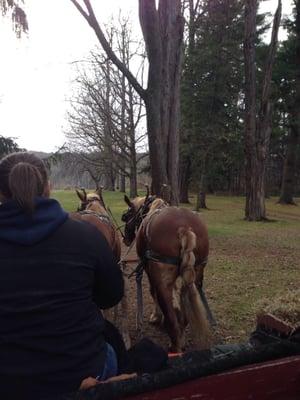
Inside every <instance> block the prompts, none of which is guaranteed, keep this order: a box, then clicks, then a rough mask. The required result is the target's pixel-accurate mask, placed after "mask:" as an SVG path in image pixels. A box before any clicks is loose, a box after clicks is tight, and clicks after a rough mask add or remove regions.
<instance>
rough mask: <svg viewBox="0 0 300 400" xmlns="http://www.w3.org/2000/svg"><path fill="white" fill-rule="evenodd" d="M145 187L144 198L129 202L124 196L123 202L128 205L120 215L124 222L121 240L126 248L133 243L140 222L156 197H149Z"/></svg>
mask: <svg viewBox="0 0 300 400" xmlns="http://www.w3.org/2000/svg"><path fill="white" fill-rule="evenodd" d="M146 187H147V194H146V196H145V197H136V198H135V199H133V200H130V199H129V197H128V196H126V195H124V201H125V203H126V204H127V205H128V209H127V211H125V212H124V213H123V215H122V221H123V222H125V230H124V239H123V240H124V243H125V245H126V246H130V244H131V243H132V242H133V241H134V239H135V235H136V231H137V230H138V228H139V227H140V225H141V223H142V220H143V219H144V218H145V216H146V215H147V214H148V212H149V210H150V207H151V204H152V203H153V202H154V201H155V199H156V196H152V195H150V192H149V188H148V186H146Z"/></svg>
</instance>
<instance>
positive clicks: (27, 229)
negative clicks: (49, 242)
mask: <svg viewBox="0 0 300 400" xmlns="http://www.w3.org/2000/svg"><path fill="white" fill-rule="evenodd" d="M67 218H68V214H67V213H66V212H65V211H64V210H63V209H62V208H61V206H60V204H59V203H58V202H57V201H56V200H54V199H47V198H43V197H38V198H37V199H36V201H35V210H34V213H33V214H32V215H31V214H28V213H24V211H23V210H22V209H21V208H20V207H19V206H18V204H17V203H16V201H14V200H11V201H7V202H5V203H3V204H1V206H0V240H1V239H3V240H6V241H8V242H12V243H17V244H21V245H24V246H31V245H33V244H36V243H38V242H39V241H41V240H43V239H45V238H46V237H47V236H49V235H51V233H53V232H54V231H55V230H56V229H57V228H58V227H59V226H60V225H61V224H63V223H64V222H65V221H66V219H67Z"/></svg>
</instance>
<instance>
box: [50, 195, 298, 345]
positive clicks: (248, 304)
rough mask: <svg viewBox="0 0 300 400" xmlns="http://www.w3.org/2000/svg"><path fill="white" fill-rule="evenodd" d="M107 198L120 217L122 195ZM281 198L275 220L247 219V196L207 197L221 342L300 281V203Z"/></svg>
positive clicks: (212, 295)
mask: <svg viewBox="0 0 300 400" xmlns="http://www.w3.org/2000/svg"><path fill="white" fill-rule="evenodd" d="M53 195H54V197H55V198H56V199H58V200H59V201H60V202H61V204H62V205H63V206H64V208H65V209H66V210H68V211H74V210H75V209H76V207H77V204H78V199H77V197H76V195H75V194H74V193H73V192H70V191H55V192H54V193H53ZM104 198H105V201H106V203H107V204H108V205H109V206H110V208H111V210H112V212H113V214H114V216H115V217H116V219H117V220H118V222H120V216H121V214H122V212H123V211H124V210H125V209H126V205H125V203H124V201H123V195H122V194H120V193H112V192H106V193H104ZM192 200H194V199H193V198H192ZM276 200H277V199H276V198H271V199H268V200H267V214H268V217H269V218H270V220H271V222H246V221H244V220H243V216H244V198H242V197H221V196H220V197H219V196H208V198H207V205H208V207H209V210H204V211H203V212H202V213H201V214H202V216H203V219H204V220H205V221H206V223H207V226H208V230H209V236H210V248H211V250H210V257H209V263H208V265H207V268H206V275H205V287H206V293H207V296H208V298H209V300H210V304H211V307H212V309H213V311H214V313H215V316H216V319H217V322H218V328H217V331H216V334H215V340H216V341H218V342H236V341H239V340H243V339H245V338H246V337H247V336H248V334H249V333H250V332H251V330H253V329H254V327H255V315H256V311H257V310H258V308H259V303H260V301H261V299H263V298H268V299H273V298H274V297H276V296H277V295H280V294H283V293H285V292H286V291H287V290H294V289H298V288H299V286H300V206H298V207H295V206H282V205H279V204H276ZM298 200H299V201H298V203H299V205H300V199H298ZM191 207H192V205H191Z"/></svg>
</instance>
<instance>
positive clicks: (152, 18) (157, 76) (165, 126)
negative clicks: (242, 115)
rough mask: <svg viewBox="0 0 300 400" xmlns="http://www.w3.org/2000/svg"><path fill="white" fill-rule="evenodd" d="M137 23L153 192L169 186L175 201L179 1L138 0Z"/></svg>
mask: <svg viewBox="0 0 300 400" xmlns="http://www.w3.org/2000/svg"><path fill="white" fill-rule="evenodd" d="M139 12H140V23H141V27H142V31H143V36H144V39H145V43H146V49H147V55H148V60H149V71H148V87H147V94H146V98H145V105H146V112H147V128H148V137H149V155H150V165H151V175H152V187H153V191H154V194H157V195H161V190H162V186H163V184H167V185H170V187H171V204H178V202H179V195H178V162H179V99H180V76H181V61H182V41H183V27H184V21H183V17H182V15H181V3H180V0H160V1H159V5H158V9H156V5H155V0H140V1H139Z"/></svg>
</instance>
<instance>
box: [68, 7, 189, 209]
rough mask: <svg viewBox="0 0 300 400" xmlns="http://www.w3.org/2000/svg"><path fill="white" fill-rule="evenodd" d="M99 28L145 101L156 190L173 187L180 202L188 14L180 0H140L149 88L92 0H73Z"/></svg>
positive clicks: (108, 50) (175, 200) (174, 197)
mask: <svg viewBox="0 0 300 400" xmlns="http://www.w3.org/2000/svg"><path fill="white" fill-rule="evenodd" d="M71 1H72V3H73V4H74V5H75V6H76V8H77V9H78V11H79V12H80V13H81V15H82V16H83V17H84V18H85V19H86V21H87V22H88V23H89V25H90V26H91V27H92V29H93V30H94V32H95V34H96V35H97V38H98V40H99V42H100V43H101V45H102V47H103V49H104V50H105V52H106V54H107V56H108V57H109V59H110V60H111V61H112V62H113V63H114V64H115V65H116V66H117V67H118V69H119V70H120V71H121V72H122V73H123V74H124V75H125V77H126V79H127V80H128V81H129V82H130V83H131V85H132V86H133V87H134V89H135V90H136V91H137V93H138V94H139V95H140V96H141V98H142V99H143V100H144V102H145V107H146V113H147V130H148V139H149V156H150V164H151V174H152V189H153V192H154V193H155V194H160V191H161V188H162V185H163V184H166V183H167V184H169V185H170V186H171V193H172V197H171V202H172V203H175V204H176V203H178V158H179V157H178V151H179V131H178V125H179V97H180V95H179V94H180V90H179V85H180V76H181V60H182V40H183V28H184V19H183V16H182V7H181V1H180V0H159V2H158V7H156V2H155V0H139V16H140V24H141V28H142V32H143V36H144V40H145V44H146V50H147V55H148V62H149V69H148V84H147V89H144V88H143V86H142V85H141V84H140V83H139V82H138V81H137V79H136V78H135V77H134V75H133V74H132V73H131V72H130V70H129V68H127V66H126V65H125V64H124V63H123V62H122V61H121V60H120V58H118V57H117V56H116V54H115V52H114V51H113V50H112V48H111V46H110V45H109V42H108V41H107V39H106V37H105V35H104V33H103V31H102V29H101V27H100V25H99V23H98V21H97V18H96V16H95V13H94V10H93V8H92V5H91V2H90V0H83V3H84V6H81V5H80V4H79V2H78V1H77V0H71Z"/></svg>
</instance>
